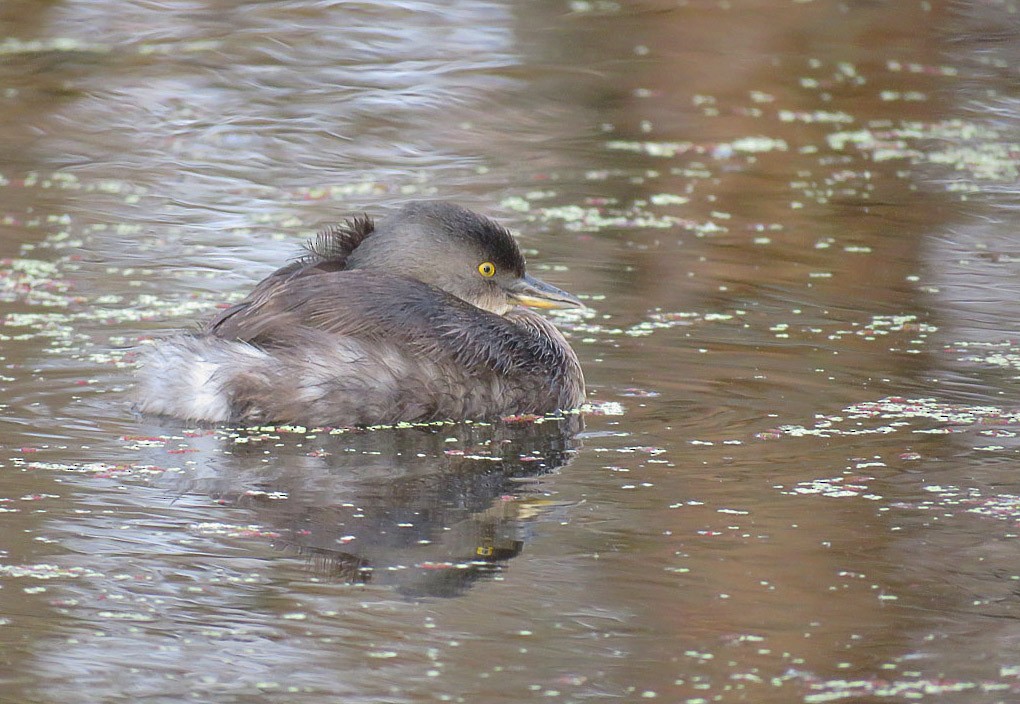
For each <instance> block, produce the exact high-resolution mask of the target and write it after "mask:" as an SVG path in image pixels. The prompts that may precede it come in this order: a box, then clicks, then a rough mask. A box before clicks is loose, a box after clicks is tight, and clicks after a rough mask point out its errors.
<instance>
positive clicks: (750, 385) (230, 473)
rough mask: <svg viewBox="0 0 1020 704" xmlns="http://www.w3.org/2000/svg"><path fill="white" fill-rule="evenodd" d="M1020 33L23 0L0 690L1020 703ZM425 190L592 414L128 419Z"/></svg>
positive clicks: (716, 19) (14, 111)
mask: <svg viewBox="0 0 1020 704" xmlns="http://www.w3.org/2000/svg"><path fill="white" fill-rule="evenodd" d="M1018 9H1020V8H1017V7H1016V4H1015V3H1014V2H1011V1H1008V0H995V1H992V2H969V3H960V2H955V3H951V2H948V1H945V2H943V1H940V0H933V1H932V2H895V3H893V2H888V3H887V2H856V1H855V2H835V1H826V0H815V1H814V2H796V1H794V0H753V1H751V0H749V1H747V2H739V3H727V2H703V1H701V0H688V1H686V2H666V1H659V0H645V1H643V2H633V3H616V2H606V1H602V0H593V1H591V2H559V1H557V2H553V1H551V0H548V1H547V0H540V1H533V2H524V1H520V0H519V1H517V2H512V1H509V0H507V1H504V2H497V1H492V2H471V3H466V2H465V3H446V2H427V1H425V0H421V1H412V2H404V3H390V2H344V3H332V2H313V1H311V0H294V1H291V2H270V3H252V2H237V1H235V0H219V1H216V2H207V3H198V2H183V1H177V0H168V1H167V2H162V3H147V2H103V1H99V0H96V1H93V2H79V3H67V2H65V3H61V2H53V3H38V2H29V1H27V0H22V1H14V2H8V3H7V4H6V5H5V6H4V7H3V8H2V9H0V27H2V28H3V31H2V38H0V53H2V56H3V61H2V62H0V86H2V88H0V118H2V119H0V175H2V178H0V357H2V359H0V364H2V367H0V514H2V516H0V519H2V520H3V525H4V530H3V532H2V534H3V537H2V538H0V700H2V701H40V702H90V701H95V702H100V701H102V702H109V701H132V702H134V701H152V702H163V701H165V702H179V701H188V700H194V701H216V702H249V701H252V702H254V701H279V702H320V701H343V702H380V701H387V702H420V701H465V702H520V701H531V700H538V699H543V700H545V699H548V700H554V701H556V700H558V701H590V700H603V699H607V698H608V699H612V700H619V701H637V700H641V699H659V700H663V701H670V702H689V703H690V704H700V703H702V702H731V701H734V702H735V701H753V702H761V703H767V702H776V703H777V704H778V703H785V702H795V701H803V702H826V701H836V700H841V699H845V700H851V701H861V702H864V701H900V700H916V699H922V700H938V701H960V702H968V703H970V702H1009V701H1014V700H1015V699H1016V698H1017V697H1018V696H1020V692H1018V690H1020V679H1018V677H1020V656H1018V655H1017V649H1016V647H1015V645H1016V643H1017V642H1018V639H1020V629H1018V628H1017V627H1016V626H1015V621H1016V616H1017V613H1018V605H1020V604H1018V598H1017V594H1018V587H1020V584H1018V582H1020V568H1018V567H1017V564H1018V563H1017V559H1016V554H1017V547H1016V546H1017V543H1016V542H1015V541H1016V539H1017V537H1018V534H1020V533H1018V526H1017V520H1018V517H1020V483H1018V481H1017V479H1016V466H1017V452H1018V449H1020V443H1018V442H1017V440H1016V438H1017V433H1018V432H1020V403H1018V402H1017V390H1018V383H1017V381H1018V378H1020V376H1018V369H1020V361H1018V360H1020V351H1018V349H1017V344H1018V343H1017V342H1016V337H1017V328H1018V320H1020V311H1018V308H1017V305H1016V301H1017V300H1018V298H1020V284H1018V283H1017V282H1018V281H1020V276H1018V275H1020V246H1018V245H1017V244H1016V241H1015V239H1016V238H1015V232H1016V231H1017V229H1018V225H1020V222H1018V220H1020V217H1018V215H1017V212H1018V211H1017V209H1016V203H1017V201H1016V193H1017V184H1018V174H1017V154H1018V153H1020V146H1018V145H1020V118H1018V107H1017V106H1018V105H1020V103H1018V102H1017V101H1018V99H1020V96H1018V93H1017V86H1018V85H1020V83H1018V81H1017V78H1018V76H1017V72H1016V68H1015V67H1016V66H1017V65H1018V62H1017V59H1018V57H1017V55H1016V54H1017V52H1016V49H1015V47H1016V46H1018V44H1017V41H1018V40H1020V24H1018V23H1017V20H1016V19H1015V18H1016V16H1017V11H1018ZM415 198H445V199H450V200H454V201H457V202H459V203H461V204H463V205H465V206H468V207H472V208H475V209H478V210H480V211H482V212H485V213H486V214H488V215H491V216H493V217H496V218H497V219H499V220H500V221H502V222H504V223H506V224H507V225H509V226H511V227H512V228H514V229H515V230H516V231H517V232H518V233H519V236H520V242H521V244H522V246H523V247H524V249H525V250H526V252H527V254H528V256H529V260H530V265H531V267H532V268H533V270H534V271H535V272H536V273H537V274H539V275H540V276H542V277H543V278H545V279H547V280H549V281H551V282H552V283H555V284H556V285H559V286H562V287H564V288H566V289H568V290H570V291H572V292H575V293H577V294H579V295H581V296H582V297H583V298H585V300H586V302H587V303H588V304H589V306H590V310H589V311H588V312H587V313H584V314H562V315H559V316H558V317H557V318H556V320H557V323H558V324H559V325H561V327H562V328H563V330H564V332H565V333H566V334H567V335H568V336H569V337H570V340H571V342H572V344H573V345H574V347H575V349H576V350H577V351H578V354H579V356H580V357H581V361H582V364H583V366H584V368H585V371H586V376H587V379H588V384H589V390H590V396H591V400H592V408H591V410H590V411H589V412H588V413H587V414H586V416H585V417H584V422H583V428H582V427H581V424H580V423H579V422H578V419H577V418H574V417H569V418H567V419H560V420H557V419H550V420H546V421H544V422H539V423H536V422H531V421H517V422H510V423H496V424H483V423H471V424H465V423H448V424H437V425H435V426H431V427H426V428H404V429H369V430H355V431H346V432H337V433H330V432H329V431H328V430H327V431H324V430H321V429H319V430H317V429H308V428H295V427H270V428H256V429H223V428H198V427H190V426H187V425H183V424H180V423H175V422H173V421H168V420H163V419H158V418H147V417H141V416H139V415H138V414H136V413H135V412H134V411H133V409H132V407H131V402H130V389H131V387H132V384H133V381H132V374H133V368H134V365H135V355H136V350H137V349H138V347H139V345H143V344H146V343H147V342H148V341H150V340H151V339H152V338H153V337H158V336H160V335H163V334H167V333H169V332H171V331H174V330H178V329H181V328H188V327H189V326H192V325H193V324H194V321H195V320H199V319H202V318H203V317H204V316H208V315H211V314H213V312H214V311H216V310H217V307H218V306H220V305H223V304H225V303H229V302H232V301H236V300H238V299H239V298H240V297H242V296H243V295H244V294H245V292H246V291H247V290H249V289H250V287H251V286H252V285H253V284H254V282H256V281H257V280H259V279H260V278H261V277H262V276H264V275H265V274H267V273H268V272H270V271H271V270H273V268H275V267H276V266H278V265H279V264H280V263H281V262H283V261H285V260H286V259H287V258H288V257H289V256H291V255H292V254H293V253H294V252H295V251H297V248H298V247H299V246H300V243H301V242H303V241H304V240H305V239H307V238H308V237H310V236H311V235H313V234H314V232H315V231H316V229H317V228H319V227H320V226H322V225H323V224H324V223H329V222H333V221H336V220H338V219H340V218H343V217H346V216H349V215H352V214H356V213H361V212H368V213H371V214H374V215H381V214H385V213H387V212H390V211H391V210H392V209H394V208H395V207H398V206H399V204H400V203H402V202H405V201H407V200H409V199H415Z"/></svg>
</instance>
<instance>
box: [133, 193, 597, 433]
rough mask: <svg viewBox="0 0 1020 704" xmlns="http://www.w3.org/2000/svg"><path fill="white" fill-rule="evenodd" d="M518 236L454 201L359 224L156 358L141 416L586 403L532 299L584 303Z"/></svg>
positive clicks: (315, 419)
mask: <svg viewBox="0 0 1020 704" xmlns="http://www.w3.org/2000/svg"><path fill="white" fill-rule="evenodd" d="M580 305H581V303H580V301H578V300H577V299H576V298H574V297H573V296H571V295H570V294H568V293H566V292H565V291H561V290H559V289H558V288H555V287H553V286H550V285H549V284H547V283H545V282H543V281H540V280H538V279H536V278H534V277H532V276H529V275H528V274H527V273H526V272H525V268H524V257H523V256H522V255H521V252H520V249H519V248H518V247H517V243H516V242H515V241H514V239H513V237H511V235H510V233H509V232H507V231H506V230H505V229H503V228H502V227H500V226H499V225H497V224H496V223H494V222H493V221H491V220H489V219H487V218H484V217H482V216H480V215H478V214H476V213H473V212H471V211H469V210H465V209H464V208H461V207H458V206H456V205H453V204H451V203H444V202H418V203H411V204H409V205H407V206H405V207H404V208H402V209H401V210H400V211H398V212H397V213H395V214H394V215H392V216H390V217H388V218H385V219H383V220H381V221H380V222H379V223H378V224H375V223H373V222H372V220H370V219H369V218H368V217H367V216H366V217H359V218H354V219H352V220H349V221H347V222H346V223H344V224H341V225H336V226H333V227H332V228H329V229H327V230H325V231H324V232H322V233H320V234H319V236H318V237H317V238H316V239H315V240H314V241H313V242H311V243H310V244H309V246H308V253H307V254H306V255H305V256H304V257H302V258H300V259H298V260H297V261H294V262H293V263H291V264H288V265H287V266H285V267H283V268H281V269H279V270H277V271H276V272H274V273H273V274H271V275H270V276H269V277H267V278H266V279H264V280H263V281H261V282H260V283H259V284H258V285H257V286H256V287H255V289H254V290H253V291H252V292H251V294H250V295H249V296H248V297H247V298H246V299H245V300H244V301H242V302H241V303H239V304H237V305H235V306H233V307H231V308H228V309H227V310H225V311H223V312H222V313H221V314H220V315H218V316H217V317H216V318H215V319H213V320H212V321H211V322H210V323H209V324H208V325H207V326H206V327H205V329H204V330H203V331H202V332H201V333H200V334H195V335H178V336H176V337H172V338H170V339H168V340H166V341H164V342H163V343H162V344H159V345H157V346H156V347H155V349H153V350H152V351H150V352H149V353H147V355H146V356H145V359H144V360H143V368H142V370H141V373H140V385H139V398H140V401H139V407H140V409H141V410H142V411H143V412H149V413H160V414H165V415H171V416H177V417H182V418H188V419H192V420H201V421H213V422H221V421H233V422H249V423H250V422H266V421H279V422H298V423H304V424H310V425H333V426H339V425H359V424H378V423H392V422H398V421H421V420H430V419H440V418H443V419H450V418H454V419H458V418H480V417H491V416H503V415H513V414H521V413H539V414H541V413H549V412H552V411H555V410H558V409H567V408H573V407H576V406H577V405H579V404H581V403H582V402H583V400H584V379H583V377H582V374H581V368H580V365H579V364H578V361H577V357H576V356H575V355H574V352H573V350H571V349H570V346H569V345H568V344H567V342H566V340H564V339H563V336H562V335H561V334H560V333H559V331H558V330H557V329H556V328H555V327H554V326H553V325H552V324H551V323H549V322H548V321H547V320H546V319H545V318H543V317H542V316H540V315H538V314H537V313H535V312H533V311H531V310H529V309H527V308H524V307H522V306H530V307H536V308H565V307H577V306H580Z"/></svg>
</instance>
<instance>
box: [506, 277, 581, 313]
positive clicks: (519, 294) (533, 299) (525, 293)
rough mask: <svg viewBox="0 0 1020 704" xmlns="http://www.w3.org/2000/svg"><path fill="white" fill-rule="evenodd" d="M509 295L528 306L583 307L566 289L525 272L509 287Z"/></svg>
mask: <svg viewBox="0 0 1020 704" xmlns="http://www.w3.org/2000/svg"><path fill="white" fill-rule="evenodd" d="M509 293H510V297H511V298H512V299H513V300H514V301H516V302H517V303H520V304H521V305H522V306H528V307H529V308H583V307H584V304H583V303H581V301H580V300H578V299H577V298H576V297H574V296H572V295H570V294H569V293H567V292H566V291H564V290H562V289H559V288H556V287H555V286H553V285H552V284H547V283H546V282H544V281H542V280H541V279H536V278H535V277H534V276H531V275H530V274H525V275H524V276H523V277H521V278H520V279H517V281H515V282H514V283H513V284H512V285H511V286H510V287H509Z"/></svg>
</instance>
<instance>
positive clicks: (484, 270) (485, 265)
mask: <svg viewBox="0 0 1020 704" xmlns="http://www.w3.org/2000/svg"><path fill="white" fill-rule="evenodd" d="M478 273H479V274H481V275H482V276H484V277H485V278H489V277H490V276H492V275H493V274H495V273H496V265H495V264H493V263H492V262H482V263H481V264H479V265H478Z"/></svg>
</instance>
